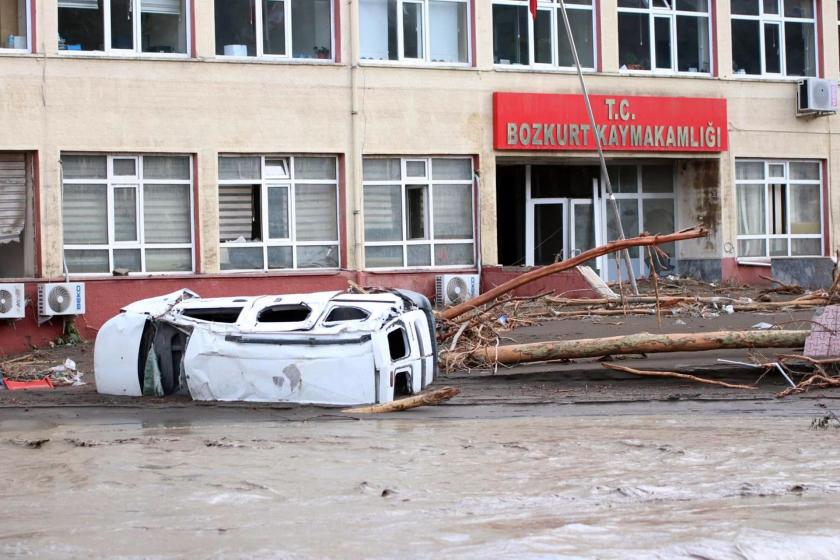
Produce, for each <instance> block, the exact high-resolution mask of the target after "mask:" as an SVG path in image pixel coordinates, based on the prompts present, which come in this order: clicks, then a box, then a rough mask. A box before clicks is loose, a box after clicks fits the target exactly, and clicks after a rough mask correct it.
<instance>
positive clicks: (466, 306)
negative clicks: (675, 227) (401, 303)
mask: <svg viewBox="0 0 840 560" xmlns="http://www.w3.org/2000/svg"><path fill="white" fill-rule="evenodd" d="M707 235H709V232H708V231H707V230H706V229H705V228H702V227H695V228H689V229H686V230H683V231H679V232H676V233H669V234H667V235H644V236H640V237H631V238H630V239H623V240H618V241H611V242H610V243H607V244H606V245H601V246H600V247H595V248H594V249H590V250H588V251H584V252H583V253H580V254H579V255H577V256H576V257H573V258H571V259H567V260H565V261H560V262H556V263H554V264H550V265H546V266H543V267H540V268H537V269H535V270H532V271H530V272H526V273H525V274H521V275H519V276H517V277H516V278H514V279H513V280H510V281H508V282H505V283H504V284H501V285H499V286H496V287H495V288H493V289H491V290H488V291H486V292H484V293H483V294H481V295H479V296H478V297H476V298H473V299H471V300H469V301H467V302H464V303H462V304H460V305H456V306H454V307H450V308H449V309H446V310H444V311H442V312H441V313H440V314H439V317H441V318H442V319H447V320H450V321H451V320H452V319H454V318H455V317H458V316H459V315H463V314H464V313H467V312H469V311H472V310H474V309H476V308H478V307H480V306H482V305H484V304H486V303H488V302H491V301H493V300H494V299H496V298H497V297H499V296H500V295H502V294H506V293H508V292H510V291H513V290H515V289H516V288H518V287H520V286H524V285H525V284H528V283H530V282H533V281H534V280H539V279H540V278H544V277H545V276H549V275H551V274H554V273H557V272H562V271H564V270H569V269H571V268H574V267H576V266H577V265H579V264H583V263H585V262H586V261H588V260H590V259H594V258H596V257H600V256H602V255H607V254H609V253H615V252H617V251H622V250H624V249H629V248H630V247H647V246H651V245H663V244H666V243H671V242H674V241H683V240H685V239H696V238H698V237H706V236H707Z"/></svg>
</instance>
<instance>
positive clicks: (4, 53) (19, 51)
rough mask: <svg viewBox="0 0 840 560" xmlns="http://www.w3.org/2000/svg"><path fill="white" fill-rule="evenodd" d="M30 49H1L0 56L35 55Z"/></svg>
mask: <svg viewBox="0 0 840 560" xmlns="http://www.w3.org/2000/svg"><path fill="white" fill-rule="evenodd" d="M34 55H35V53H33V52H30V51H29V50H28V49H0V56H23V57H27V56H34Z"/></svg>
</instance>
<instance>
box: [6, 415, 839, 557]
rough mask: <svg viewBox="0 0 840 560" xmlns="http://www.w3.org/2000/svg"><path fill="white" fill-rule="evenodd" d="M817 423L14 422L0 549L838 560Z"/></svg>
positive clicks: (670, 419) (828, 437) (834, 488)
mask: <svg viewBox="0 0 840 560" xmlns="http://www.w3.org/2000/svg"><path fill="white" fill-rule="evenodd" d="M810 420H811V419H810V418H806V417H801V416H800V417H793V418H779V417H750V416H746V415H739V416H708V417H706V416H682V415H679V416H677V415H673V416H622V417H593V416H587V417H531V418H491V419H440V418H438V419H435V418H426V419H417V418H411V417H409V418H400V417H393V416H392V417H389V418H386V419H382V420H363V421H353V420H348V419H346V418H336V419H334V420H330V417H329V416H328V415H325V416H324V417H322V418H320V419H317V420H313V421H305V422H300V421H293V422H292V421H260V422H246V421H243V420H234V421H224V422H204V423H201V422H199V423H196V422H190V423H187V422H169V423H167V424H163V423H160V422H143V421H138V420H132V419H131V418H127V419H125V420H123V421H114V420H107V421H106V420H101V421H97V420H95V419H93V420H86V421H78V422H71V423H55V424H53V425H50V424H45V423H43V422H41V423H38V422H29V421H27V422H24V421H14V420H12V421H6V422H4V426H3V433H2V441H1V442H0V473H2V477H0V557H2V558H19V557H20V558H29V557H32V558H101V557H115V558H148V557H152V558H176V557H177V558H187V557H188V558H254V557H258V558H406V557H412V558H434V559H440V558H475V559H484V558H622V559H623V558H633V559H636V558H640V559H646V558H669V559H670V558H693V559H697V558H702V559H756V560H758V559H761V560H768V559H770V560H772V559H799V558H802V559H809V560H811V559H837V558H840V430H838V429H834V428H830V429H827V430H814V429H810V427H809V425H810ZM45 440H48V441H45Z"/></svg>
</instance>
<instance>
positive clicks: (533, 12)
mask: <svg viewBox="0 0 840 560" xmlns="http://www.w3.org/2000/svg"><path fill="white" fill-rule="evenodd" d="M531 17H532V18H534V19H535V20H536V19H537V0H531Z"/></svg>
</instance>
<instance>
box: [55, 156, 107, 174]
mask: <svg viewBox="0 0 840 560" xmlns="http://www.w3.org/2000/svg"><path fill="white" fill-rule="evenodd" d="M61 168H62V172H63V173H64V178H65V179H107V178H108V160H107V158H106V157H105V156H68V155H63V154H62V156H61Z"/></svg>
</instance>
